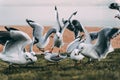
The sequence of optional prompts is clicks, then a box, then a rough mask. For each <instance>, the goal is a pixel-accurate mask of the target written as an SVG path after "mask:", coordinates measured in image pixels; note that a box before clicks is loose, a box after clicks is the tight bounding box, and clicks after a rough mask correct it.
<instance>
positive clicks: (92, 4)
mask: <svg viewBox="0 0 120 80" xmlns="http://www.w3.org/2000/svg"><path fill="white" fill-rule="evenodd" d="M112 2H118V3H120V0H0V25H27V24H26V22H25V19H26V18H29V19H32V20H35V21H37V22H38V23H40V24H41V25H54V26H56V15H55V11H54V6H55V5H56V6H57V8H58V11H59V14H60V19H62V18H65V19H67V18H68V17H69V15H70V14H72V13H73V12H75V11H78V13H77V15H76V16H74V17H73V19H78V20H79V21H80V22H81V23H82V24H83V25H86V26H119V24H120V22H119V20H117V19H115V18H114V16H115V15H116V14H118V12H117V11H115V10H110V9H109V8H108V6H109V4H110V3H112Z"/></svg>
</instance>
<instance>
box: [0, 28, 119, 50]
mask: <svg viewBox="0 0 120 80" xmlns="http://www.w3.org/2000/svg"><path fill="white" fill-rule="evenodd" d="M13 27H14V28H17V29H19V30H21V31H24V32H26V33H27V34H29V36H30V37H31V38H32V28H31V27H29V26H13ZM49 28H50V27H49V26H48V27H45V30H44V33H45V32H46V31H48V29H49ZM85 28H86V29H87V30H88V31H89V32H92V31H98V30H100V29H101V28H100V27H85ZM0 30H1V31H2V30H5V29H4V27H3V26H0ZM63 40H64V43H65V44H64V46H63V47H62V52H65V51H66V47H67V45H68V44H69V43H70V42H71V41H73V40H74V34H73V33H72V32H71V31H69V30H67V29H66V30H65V32H64V35H63ZM111 41H112V46H113V47H114V48H120V35H118V36H117V37H115V38H114V39H112V40H111ZM52 45H53V38H52V37H50V42H49V44H48V46H47V47H46V48H45V50H50V49H51V46H52ZM27 48H28V47H27ZM2 49H3V46H2V45H0V51H2ZM33 50H34V51H35V52H40V51H39V49H38V48H37V47H36V46H34V48H33ZM58 50H59V49H58V48H54V52H56V51H58Z"/></svg>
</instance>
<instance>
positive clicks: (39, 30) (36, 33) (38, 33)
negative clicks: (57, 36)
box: [26, 19, 44, 40]
mask: <svg viewBox="0 0 120 80" xmlns="http://www.w3.org/2000/svg"><path fill="white" fill-rule="evenodd" d="M26 22H27V23H28V24H29V25H30V26H31V27H32V28H33V37H34V38H35V39H36V40H39V38H41V37H42V36H43V30H44V27H43V26H41V25H40V24H38V23H36V22H35V21H32V20H29V19H26Z"/></svg>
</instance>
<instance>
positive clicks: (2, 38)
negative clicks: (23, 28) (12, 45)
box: [0, 31, 11, 45]
mask: <svg viewBox="0 0 120 80" xmlns="http://www.w3.org/2000/svg"><path fill="white" fill-rule="evenodd" d="M10 39H11V37H10V32H8V31H0V44H2V45H5V43H6V42H7V41H8V40H10Z"/></svg>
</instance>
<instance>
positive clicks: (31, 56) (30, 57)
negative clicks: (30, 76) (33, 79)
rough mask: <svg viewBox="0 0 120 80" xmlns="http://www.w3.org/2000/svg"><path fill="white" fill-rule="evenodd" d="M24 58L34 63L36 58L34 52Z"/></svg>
mask: <svg viewBox="0 0 120 80" xmlns="http://www.w3.org/2000/svg"><path fill="white" fill-rule="evenodd" d="M26 56H27V57H28V58H29V59H30V60H31V62H36V61H37V57H36V53H35V52H30V53H26Z"/></svg>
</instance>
